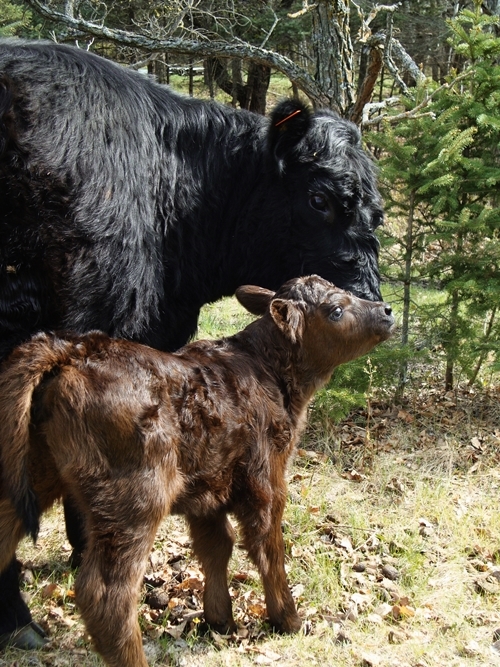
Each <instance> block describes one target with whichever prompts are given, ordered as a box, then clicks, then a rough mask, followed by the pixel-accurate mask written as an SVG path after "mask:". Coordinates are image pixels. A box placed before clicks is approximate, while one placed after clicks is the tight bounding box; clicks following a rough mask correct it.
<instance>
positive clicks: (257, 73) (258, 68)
mask: <svg viewBox="0 0 500 667" xmlns="http://www.w3.org/2000/svg"><path fill="white" fill-rule="evenodd" d="M270 81H271V68H270V67H267V66H266V65H260V64H258V63H253V62H251V63H250V65H249V67H248V77H247V87H248V92H249V97H250V100H249V104H248V109H249V110H250V111H255V112H256V113H260V114H262V115H265V113H266V99H267V89H268V88H269V83H270Z"/></svg>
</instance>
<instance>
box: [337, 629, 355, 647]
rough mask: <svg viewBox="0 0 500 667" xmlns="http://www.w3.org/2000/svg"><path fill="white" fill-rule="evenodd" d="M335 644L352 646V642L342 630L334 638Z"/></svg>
mask: <svg viewBox="0 0 500 667" xmlns="http://www.w3.org/2000/svg"><path fill="white" fill-rule="evenodd" d="M335 641H336V643H337V644H352V640H351V639H350V638H349V637H348V636H347V634H346V633H345V631H344V630H341V631H340V632H339V634H338V635H337V636H336V637H335Z"/></svg>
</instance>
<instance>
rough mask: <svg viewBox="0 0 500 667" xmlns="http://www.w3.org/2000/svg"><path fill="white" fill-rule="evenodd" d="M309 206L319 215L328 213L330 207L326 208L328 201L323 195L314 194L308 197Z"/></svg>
mask: <svg viewBox="0 0 500 667" xmlns="http://www.w3.org/2000/svg"><path fill="white" fill-rule="evenodd" d="M309 204H310V206H311V207H312V208H313V209H314V210H315V211H319V212H320V213H328V211H329V210H330V207H329V206H328V199H327V198H326V197H325V195H321V194H318V193H315V194H313V195H311V196H310V197H309Z"/></svg>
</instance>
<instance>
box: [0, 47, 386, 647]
mask: <svg viewBox="0 0 500 667" xmlns="http://www.w3.org/2000/svg"><path fill="white" fill-rule="evenodd" d="M297 111H298V112H299V113H294V112H297ZM381 220H382V209H381V201H380V196H379V194H378V191H377V189H376V184H375V177H374V170H373V168H372V164H371V162H370V160H369V158H368V157H367V155H366V154H365V153H364V151H363V150H362V147H361V144H360V136H359V132H358V130H357V128H356V127H355V126H354V125H352V124H350V123H349V122H347V121H345V120H342V119H340V118H339V117H337V116H336V115H335V114H333V113H332V112H330V111H319V112H317V113H314V114H313V113H311V112H310V111H309V110H308V108H307V107H306V106H305V105H303V104H301V103H299V102H297V101H293V100H287V101H284V102H282V103H281V104H279V105H278V106H277V108H276V109H275V110H274V111H273V112H272V114H271V117H270V119H266V118H264V117H262V116H258V115H256V114H252V113H249V112H244V111H235V110H233V109H230V108H228V107H226V106H223V105H221V104H217V103H215V102H207V101H200V100H196V99H190V98H186V97H182V96H180V95H178V94H176V93H174V92H172V91H171V90H169V89H168V88H166V87H163V86H160V85H158V84H156V83H155V82H154V81H152V80H151V79H149V78H147V77H145V76H142V75H141V74H138V73H136V72H133V71H129V70H127V69H125V68H123V67H120V66H118V65H116V64H113V63H111V62H108V61H106V60H104V59H102V58H100V57H97V56H95V55H93V54H91V53H88V52H85V51H81V50H78V49H75V48H71V47H67V46H60V45H55V44H49V43H41V42H36V43H35V42H33V43H30V42H22V41H13V40H6V41H5V40H4V41H0V359H1V358H2V357H4V356H5V355H6V354H7V353H8V352H9V351H10V350H11V349H12V348H13V347H14V346H15V345H16V344H18V343H20V342H21V341H22V340H25V339H27V338H28V337H29V335H30V334H32V333H33V332H34V331H37V330H50V329H56V328H66V329H71V330H74V331H77V332H85V331H88V330H90V329H101V330H103V331H106V332H107V333H109V334H112V335H114V336H120V337H123V338H129V339H133V340H138V341H141V342H143V343H147V344H149V345H152V346H154V347H156V348H159V349H162V350H173V349H176V348H178V347H179V346H181V345H182V344H184V343H185V342H186V341H187V340H188V339H189V337H190V336H192V334H193V333H194V332H195V330H196V325H197V319H198V314H199V310H200V307H201V306H202V305H203V304H204V303H207V302H210V301H214V300H216V299H218V298H219V297H221V296H223V295H228V294H232V293H233V292H234V290H235V289H236V288H237V287H238V286H239V285H241V284H244V283H254V284H258V285H262V286H265V287H267V288H269V289H276V288H277V287H278V286H279V285H280V284H282V283H283V282H284V281H285V280H287V279H289V278H292V277H295V276H299V275H304V274H311V273H317V274H320V275H321V276H323V277H324V278H326V279H328V280H330V281H331V282H333V283H335V284H336V285H337V286H339V287H343V288H345V289H348V290H351V291H352V292H354V293H355V294H356V295H358V296H361V297H364V298H367V299H372V300H375V299H379V298H380V291H379V275H378V269H377V249H378V245H377V241H376V237H375V234H374V230H375V228H376V227H377V225H378V224H379V223H380V222H381ZM11 579H12V576H11ZM5 590H6V589H2V583H1V581H0V598H2V599H6V596H7V597H8V595H10V593H5ZM16 613H17V612H16ZM23 614H24V612H22V613H21V612H20V613H19V614H17V616H18V620H17V621H16V622H24V621H25V620H26V615H25V614H24V615H23ZM9 615H10V617H11V618H12V614H11V613H10V612H9ZM11 625H12V624H11ZM7 626H9V623H7V625H5V624H3V623H2V617H1V610H0V634H1V633H2V630H3V629H5V627H7ZM7 629H8V627H7Z"/></svg>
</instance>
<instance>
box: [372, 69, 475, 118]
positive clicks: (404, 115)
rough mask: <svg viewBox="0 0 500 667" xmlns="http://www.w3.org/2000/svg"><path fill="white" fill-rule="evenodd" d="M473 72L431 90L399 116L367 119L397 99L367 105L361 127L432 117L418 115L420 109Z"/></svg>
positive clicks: (392, 98)
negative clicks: (420, 100)
mask: <svg viewBox="0 0 500 667" xmlns="http://www.w3.org/2000/svg"><path fill="white" fill-rule="evenodd" d="M472 74H473V72H472V71H471V70H467V71H465V72H462V73H461V74H459V75H458V76H456V77H455V78H454V79H453V81H449V82H447V83H443V84H442V85H441V86H439V88H436V89H435V90H433V91H432V92H431V93H429V94H428V95H426V97H425V99H424V100H422V102H420V104H417V105H416V106H415V107H413V109H410V110H409V111H404V112H403V113H400V114H395V115H394V116H389V115H387V114H386V113H381V114H379V115H378V116H376V117H375V118H369V115H370V113H371V112H373V111H376V110H379V109H383V108H387V107H388V106H390V105H392V104H395V103H396V102H398V98H397V97H389V98H387V99H386V100H384V101H383V102H377V103H376V104H367V105H366V106H365V108H364V110H363V121H362V123H361V125H362V126H363V127H367V126H369V125H377V124H378V123H380V122H382V121H383V120H386V121H387V122H389V123H391V124H392V123H397V122H399V121H400V120H405V119H408V118H423V117H424V116H434V115H435V114H434V112H433V111H425V112H423V113H420V111H422V109H425V108H426V107H427V106H429V105H430V103H431V102H432V100H433V98H434V97H435V96H436V95H437V94H438V93H440V92H441V91H443V90H447V89H450V88H453V86H455V85H456V84H457V83H459V82H460V81H462V80H463V79H466V78H467V77H468V76H472Z"/></svg>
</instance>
